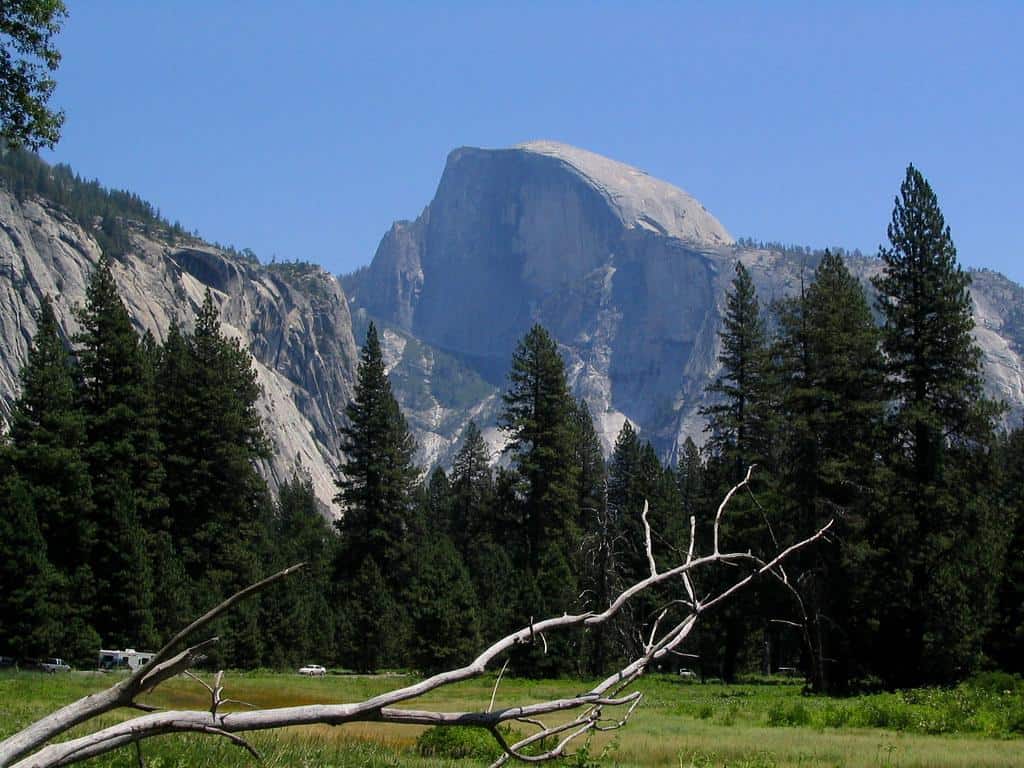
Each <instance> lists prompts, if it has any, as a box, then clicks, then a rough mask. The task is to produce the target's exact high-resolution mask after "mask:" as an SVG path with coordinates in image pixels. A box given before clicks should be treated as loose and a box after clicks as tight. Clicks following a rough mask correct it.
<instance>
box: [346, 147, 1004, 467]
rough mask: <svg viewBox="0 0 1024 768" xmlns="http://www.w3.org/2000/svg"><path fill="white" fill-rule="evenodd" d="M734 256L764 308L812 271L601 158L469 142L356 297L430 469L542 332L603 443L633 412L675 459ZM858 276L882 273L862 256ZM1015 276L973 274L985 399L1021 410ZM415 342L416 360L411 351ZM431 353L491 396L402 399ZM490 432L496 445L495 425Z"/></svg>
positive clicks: (707, 376) (692, 419)
mask: <svg viewBox="0 0 1024 768" xmlns="http://www.w3.org/2000/svg"><path fill="white" fill-rule="evenodd" d="M737 259H738V260H741V261H743V263H744V264H745V265H746V266H747V267H748V268H749V269H750V271H751V273H752V275H753V277H754V280H755V282H756V283H757V286H758V290H759V294H760V297H761V300H762V304H763V305H764V306H767V305H768V304H769V303H770V302H771V301H773V300H774V299H778V298H782V297H783V296H791V295H794V294H795V293H796V292H797V291H798V290H799V286H800V281H801V277H803V278H804V279H808V278H809V276H810V273H811V272H812V271H813V267H814V265H813V264H809V263H808V258H807V257H805V256H803V255H796V254H787V253H781V252H778V251H772V250H763V249H751V248H740V247H737V246H736V245H735V244H734V242H733V240H732V238H731V237H730V235H729V233H728V232H727V231H726V230H725V228H724V227H722V225H721V224H720V223H719V222H718V221H717V220H716V219H715V218H714V217H713V216H712V215H711V214H710V213H708V211H707V210H706V209H705V208H704V207H703V206H702V205H701V204H700V203H699V202H698V201H697V200H696V199H694V198H693V197H692V196H690V195H689V194H687V193H685V192H683V191H682V190H679V189H677V188H676V187H673V186H672V185H670V184H667V183H665V182H662V181H659V180H657V179H653V178H652V177H650V176H648V175H647V174H645V173H643V172H642V171H639V170H637V169H635V168H631V167H629V166H626V165H623V164H621V163H617V162H615V161H612V160H608V159H607V158H603V157H600V156H598V155H594V154H592V153H589V152H585V151H583V150H579V149H576V148H574V147H568V146H566V145H561V144H556V143H554V142H531V143H528V144H523V145H520V146H518V147H515V148H512V149H503V150H484V149H472V148H462V149H458V150H455V151H454V152H452V153H451V154H450V155H449V157H448V162H447V165H446V167H445V170H444V174H443V175H442V178H441V181H440V183H439V185H438V189H437V193H436V195H435V197H434V199H433V201H431V203H430V205H429V206H428V207H427V208H426V210H425V211H424V213H423V214H422V215H421V216H420V217H419V218H418V219H417V220H416V221H415V222H412V223H408V222H402V223H399V224H396V225H395V226H394V227H393V228H392V230H391V231H390V232H389V233H388V234H387V235H386V236H385V237H384V239H383V240H382V241H381V244H380V246H379V247H378V250H377V253H376V255H375V257H374V260H373V263H372V264H371V266H370V267H369V269H368V270H367V271H366V272H365V273H363V274H361V275H360V276H359V277H358V279H357V280H354V281H353V282H352V284H351V287H352V291H351V296H350V299H351V301H352V302H353V304H354V305H355V306H356V307H357V310H358V311H357V314H358V313H363V314H365V315H366V316H367V317H373V318H375V319H377V320H378V321H379V322H381V323H382V324H383V325H384V326H385V327H389V328H390V331H391V333H392V334H393V337H394V340H395V345H394V348H395V349H396V350H397V349H398V347H401V348H402V350H403V351H402V352H401V353H398V352H396V354H395V355H394V360H393V366H394V367H393V368H392V372H391V378H392V382H393V383H394V384H395V389H396V394H397V395H398V397H399V399H400V401H401V402H402V405H403V408H404V409H405V410H406V412H407V413H409V414H410V422H411V424H412V426H413V428H414V430H415V431H416V432H417V436H418V437H419V439H420V446H421V454H420V458H421V460H422V461H423V462H424V463H427V464H429V463H432V462H434V461H441V462H447V461H448V460H450V458H451V455H452V451H453V449H454V448H456V447H457V441H458V436H459V433H460V431H461V429H462V427H463V426H464V425H465V423H466V421H468V418H469V417H470V416H469V414H470V413H472V414H474V416H473V417H474V418H477V419H478V421H481V422H483V423H482V426H487V424H488V422H490V423H491V424H493V419H494V415H495V414H496V413H497V412H498V411H499V410H500V401H496V399H495V398H496V397H497V394H498V393H499V392H500V390H501V389H503V388H504V385H505V378H504V377H505V374H506V371H507V370H508V366H509V361H510V359H511V355H512V351H513V350H514V349H515V346H516V344H517V343H518V342H519V340H520V339H521V338H522V337H523V335H524V334H525V333H526V331H527V330H528V329H529V327H530V326H531V325H532V324H533V323H535V322H539V323H542V324H543V325H544V326H545V327H547V328H548V330H549V331H550V332H551V333H552V334H553V335H554V337H555V338H556V339H557V340H558V342H559V344H560V350H561V352H562V355H563V358H564V359H565V362H566V367H567V371H568V374H569V379H570V383H571V385H572V386H573V389H574V391H575V393H576V394H577V396H581V397H583V398H585V399H586V401H587V403H588V404H589V406H590V409H591V412H592V414H593V416H594V420H595V426H596V427H597V430H598V433H599V434H600V436H601V438H602V441H603V443H604V446H605V448H606V449H610V447H611V446H612V444H613V443H614V440H615V437H616V435H617V434H618V431H619V429H620V428H621V426H622V424H623V421H624V420H625V419H627V418H628V419H629V420H630V421H632V422H633V423H634V424H635V425H636V426H638V427H639V428H640V430H641V433H642V434H643V435H644V436H645V437H646V438H647V439H650V440H651V441H652V442H653V443H654V444H655V446H656V447H657V448H658V449H659V450H660V451H661V453H662V454H663V455H664V456H666V457H669V458H671V457H672V456H673V455H674V453H675V452H676V450H678V447H679V446H681V444H682V442H683V441H684V440H685V438H686V437H687V436H690V437H693V438H694V439H695V440H696V441H697V442H698V443H699V442H703V436H704V435H703V428H704V426H705V421H704V419H703V417H702V416H701V415H700V409H701V407H702V406H704V405H706V404H707V401H706V398H705V395H704V389H705V387H706V386H707V384H708V383H709V382H710V381H712V380H713V379H714V378H715V377H716V376H717V374H718V361H717V357H718V352H719V343H718V332H719V329H720V327H721V317H722V312H723V309H724V303H725V293H726V291H727V290H728V288H729V286H730V284H731V281H732V278H733V274H734V273H733V269H734V264H735V262H736V260H737ZM851 266H852V267H853V268H854V271H855V272H856V273H857V274H858V275H860V276H861V278H862V279H864V280H865V281H866V280H867V279H868V278H869V277H870V276H871V275H872V274H875V273H877V272H878V270H879V269H880V264H879V263H878V262H877V261H874V260H870V259H861V260H858V261H856V262H855V263H852V264H851ZM986 274H987V273H986ZM1000 280H1001V281H1002V282H1000ZM997 283H998V286H997V285H996V284H997ZM1007 284H1009V285H1011V286H1012V285H1013V284H1012V283H1009V281H1006V280H1005V278H1001V276H999V279H997V277H996V276H993V277H992V278H991V279H986V280H980V279H979V280H976V283H975V287H974V289H973V290H974V295H975V315H976V322H977V324H978V332H977V333H976V337H977V338H978V341H979V343H980V344H981V346H982V348H983V350H984V352H985V366H986V376H987V379H988V382H989V385H990V390H991V391H992V393H993V394H997V395H998V396H1000V397H1002V398H1003V399H1006V400H1008V401H1009V402H1010V403H1011V405H1012V406H1014V408H1015V409H1016V410H1015V414H1016V416H1017V417H1018V418H1019V415H1020V411H1021V408H1022V407H1024V387H1022V376H1021V370H1022V365H1021V357H1020V350H1019V347H1020V346H1021V342H1022V341H1024V333H1022V331H1024V314H1022V318H1021V320H1022V321H1021V322H1020V323H1019V324H1018V326H1016V330H1015V329H1014V328H1015V326H1014V325H1013V321H1012V320H1011V319H1009V318H1008V313H1009V312H1010V309H1009V308H1010V307H1011V306H1012V305H1013V300H1012V298H1008V297H1009V293H1007V291H1009V290H1010V289H1009V288H1008V287H1007ZM1010 293H1012V291H1010ZM410 341H412V342H415V344H416V349H417V350H420V351H419V352H418V354H419V355H420V359H419V361H418V362H413V361H411V359H410V356H409V355H408V354H406V353H405V352H404V350H405V349H407V348H408V343H409V342H410ZM438 355H441V356H448V357H449V358H451V359H454V360H455V361H457V364H458V366H459V373H458V375H459V376H462V377H466V376H470V375H476V376H479V377H480V378H482V379H484V380H485V381H487V382H488V383H489V384H490V385H491V388H490V390H489V391H488V393H487V395H486V396H485V397H480V398H479V399H477V400H475V401H474V402H473V403H472V404H470V405H469V406H466V405H465V404H463V407H462V410H461V411H459V410H458V409H454V410H453V409H451V408H446V407H444V406H443V404H442V403H441V402H440V401H439V400H437V399H436V398H434V399H431V398H430V397H424V396H422V395H423V393H422V391H421V392H419V393H418V394H410V392H409V391H408V387H407V386H406V383H407V382H409V381H411V380H413V379H415V378H416V376H417V375H419V376H424V377H426V378H427V379H428V380H429V381H430V382H431V384H430V386H431V387H433V388H435V389H437V388H439V387H441V388H443V386H441V385H439V382H438V381H437V379H438V374H437V372H436V371H426V369H425V368H424V363H423V360H425V359H426V358H427V357H430V356H438ZM417 370H419V374H417ZM460 413H461V416H460ZM438 414H442V416H441V417H436V416H437V415H438ZM435 417H436V418H435ZM485 434H487V435H489V436H490V437H491V442H492V445H493V446H494V447H495V448H497V447H499V446H500V443H501V438H500V435H499V434H498V433H497V432H495V431H494V430H491V431H489V432H488V431H486V430H485Z"/></svg>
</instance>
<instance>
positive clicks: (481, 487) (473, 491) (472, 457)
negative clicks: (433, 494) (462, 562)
mask: <svg viewBox="0 0 1024 768" xmlns="http://www.w3.org/2000/svg"><path fill="white" fill-rule="evenodd" d="M490 459H491V452H490V449H489V448H488V447H487V443H486V442H485V441H484V437H483V434H481V432H480V428H479V427H477V425H476V422H475V421H473V420H470V422H469V424H467V425H466V429H465V430H464V431H463V434H462V447H461V448H459V452H458V453H457V454H456V455H455V460H454V462H453V463H452V479H451V483H452V540H453V541H454V542H455V545H456V547H457V548H458V550H459V552H460V554H461V555H462V557H463V558H468V557H469V556H470V555H471V553H472V552H473V551H474V550H476V549H478V548H480V547H481V546H484V545H486V544H494V543H496V542H497V541H499V540H500V536H501V533H500V531H498V530H497V526H496V519H495V515H494V509H493V506H494V477H493V475H492V473H491V462H490Z"/></svg>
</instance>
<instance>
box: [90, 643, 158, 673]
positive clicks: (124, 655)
mask: <svg viewBox="0 0 1024 768" xmlns="http://www.w3.org/2000/svg"><path fill="white" fill-rule="evenodd" d="M153 656H154V654H153V652H152V651H136V650H135V649H134V648H125V649H124V650H123V651H105V650H103V649H102V648H101V649H100V652H99V660H98V666H99V668H100V669H128V670H131V671H132V672H134V671H135V670H137V669H138V668H139V667H144V666H146V665H147V664H149V662H150V660H151V659H152V658H153Z"/></svg>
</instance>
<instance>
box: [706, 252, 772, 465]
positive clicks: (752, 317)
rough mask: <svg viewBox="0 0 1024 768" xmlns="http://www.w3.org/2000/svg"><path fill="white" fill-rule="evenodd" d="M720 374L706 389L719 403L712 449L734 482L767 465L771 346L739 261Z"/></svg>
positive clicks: (712, 412) (712, 410) (712, 419)
mask: <svg viewBox="0 0 1024 768" xmlns="http://www.w3.org/2000/svg"><path fill="white" fill-rule="evenodd" d="M720 338H721V344H722V350H721V352H720V353H719V356H718V362H719V363H720V364H721V366H722V372H721V374H720V375H719V377H718V379H717V380H716V381H715V382H714V384H712V385H711V386H709V387H708V389H707V391H708V392H709V393H711V394H712V395H715V396H717V397H718V399H719V402H717V403H715V404H713V405H711V406H708V407H707V408H705V409H704V410H703V413H704V414H705V415H706V416H707V417H708V430H709V431H710V432H711V436H710V439H709V440H708V448H709V450H711V452H712V453H713V454H714V455H716V456H718V457H719V458H720V460H721V461H722V462H723V463H724V464H725V466H726V468H727V470H728V474H729V480H730V482H736V481H738V480H739V479H740V478H742V477H743V475H744V474H745V473H746V471H747V467H748V466H749V465H750V464H754V463H758V462H761V463H763V462H764V460H765V458H766V456H767V454H768V444H769V442H770V439H769V436H768V427H767V422H768V417H769V409H768V388H769V376H770V373H769V365H768V362H769V360H768V345H767V337H766V332H765V327H764V320H763V318H762V317H761V307H760V304H759V302H758V300H757V290H756V289H755V287H754V281H753V280H752V279H751V278H750V273H749V272H747V269H746V267H744V266H743V264H742V263H741V262H736V277H735V278H734V279H733V282H732V290H731V291H730V292H729V294H728V295H727V297H726V312H725V317H724V318H723V329H722V331H721V332H720Z"/></svg>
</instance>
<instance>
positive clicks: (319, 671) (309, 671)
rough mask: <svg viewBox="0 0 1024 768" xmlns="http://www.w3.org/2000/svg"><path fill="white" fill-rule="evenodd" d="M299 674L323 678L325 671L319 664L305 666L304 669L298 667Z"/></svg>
mask: <svg viewBox="0 0 1024 768" xmlns="http://www.w3.org/2000/svg"><path fill="white" fill-rule="evenodd" d="M299 674H300V675H309V676H310V677H323V676H324V675H326V674H327V670H326V669H324V668H323V667H321V666H320V665H319V664H307V665H306V666H304V667H299Z"/></svg>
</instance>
